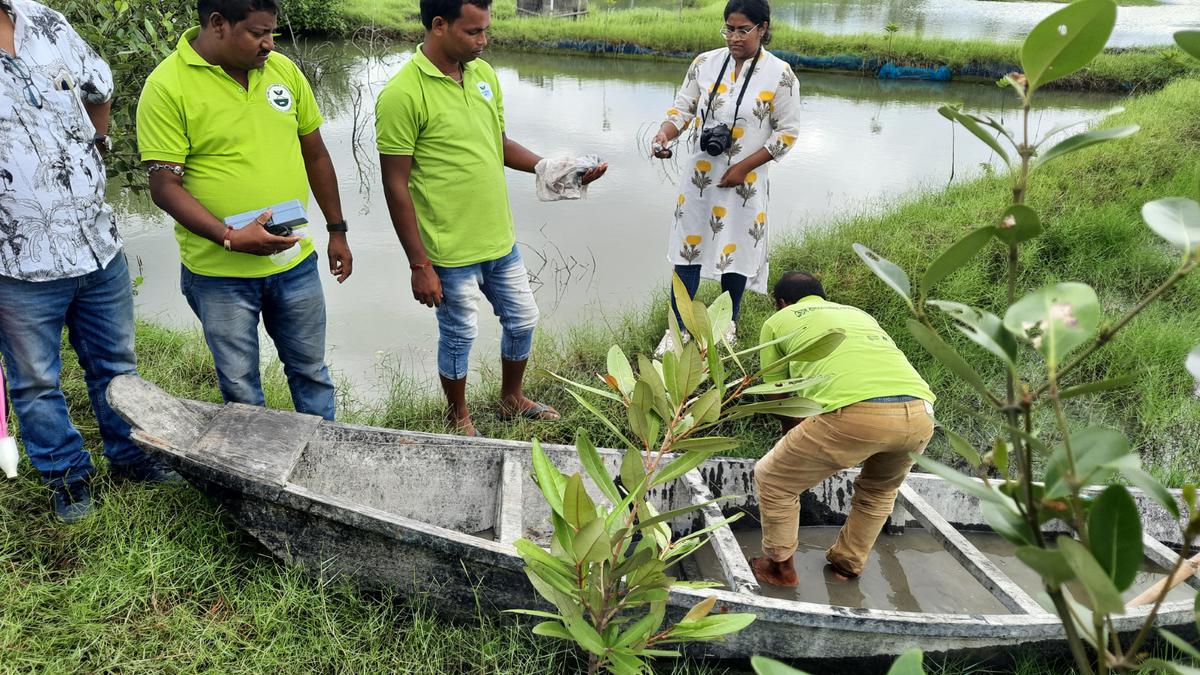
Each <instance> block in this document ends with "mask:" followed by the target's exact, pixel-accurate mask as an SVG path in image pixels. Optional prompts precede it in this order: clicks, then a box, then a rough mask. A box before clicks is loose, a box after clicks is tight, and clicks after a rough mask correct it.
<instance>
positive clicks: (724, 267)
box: [667, 48, 800, 293]
mask: <svg viewBox="0 0 1200 675" xmlns="http://www.w3.org/2000/svg"><path fill="white" fill-rule="evenodd" d="M728 55H729V50H728V49H724V48H722V49H714V50H713V51H710V52H705V53H703V54H701V55H699V56H697V57H696V58H695V60H694V61H692V65H691V67H689V68H688V71H687V77H686V78H684V81H683V87H681V88H680V90H679V93H678V94H677V95H676V96H675V106H674V107H673V108H671V109H670V110H668V111H667V120H668V121H669V122H671V123H672V124H674V125H675V127H676V128H677V129H681V130H684V131H685V133H683V134H681V136H680V138H681V141H680V144H679V146H678V149H677V151H678V154H679V158H680V163H681V165H682V169H683V170H682V174H681V176H680V180H679V195H678V196H677V197H676V202H675V204H676V205H675V222H674V226H673V227H672V228H671V239H670V243H669V246H670V248H669V251H668V255H667V260H669V261H670V262H671V263H672V264H675V265H701V266H702V268H701V275H702V276H703V277H705V278H708V279H718V278H720V276H721V275H722V274H725V273H728V272H736V273H737V274H742V275H744V276H746V277H748V282H747V284H746V285H747V288H749V289H751V290H753V291H757V292H759V293H765V292H767V197H768V194H769V184H770V182H769V180H768V173H769V167H770V164H771V162H767V163H766V164H764V165H763V166H761V167H759V168H758V169H756V170H755V171H752V172H751V173H749V174H747V175H746V182H745V183H742V184H741V185H739V186H737V187H733V188H720V187H717V183H720V182H721V177H722V176H724V175H725V171H726V170H727V169H728V168H729V167H730V166H731V165H733V164H736V163H737V162H739V161H741V160H742V159H744V158H746V157H749V156H750V155H752V154H754V153H755V152H757V151H758V150H759V149H760V148H764V147H765V148H766V149H767V151H768V152H770V153H771V156H772V157H773V158H774V159H775V160H779V159H781V158H782V157H783V156H784V155H786V154H787V152H788V151H789V150H791V149H792V145H793V144H794V143H795V142H796V135H797V130H798V128H799V126H798V122H797V117H798V115H799V107H800V100H799V99H800V87H799V84H798V83H797V82H796V76H795V75H794V74H793V73H792V69H791V67H790V66H788V64H787V63H784V62H783V61H782V60H780V59H779V58H778V57H776V56H774V55H773V54H771V53H770V52H768V51H766V50H765V49H764V50H763V52H762V55H761V56H760V57H759V59H758V64H757V65H756V66H755V68H754V73H753V74H752V75H751V76H750V80H749V82H748V84H747V85H746V86H747V89H746V95H745V96H744V97H743V98H742V105H741V108H740V109H739V110H738V114H737V117H738V119H737V120H736V123H735V120H734V119H733V117H734V106H735V104H736V102H737V97H738V94H740V93H741V90H742V85H743V82H742V80H741V79H740V78H739V77H737V76H735V75H734V73H733V70H734V63H733V60H732V59H731V60H730V62H729V66H728V67H727V68H726V69H725V74H724V76H722V77H721V82H719V83H718V82H716V79H717V76H718V75H719V74H720V72H721V64H722V63H724V61H725V57H726V56H728ZM749 69H750V61H747V62H746V63H745V64H744V65H743V66H742V74H745V73H747V72H749ZM714 85H715V86H716V87H717V95H716V97H715V98H714V99H713V103H712V110H711V112H710V111H708V109H707V103H708V95H709V92H710V91H712V88H713V86H714ZM702 113H703V117H704V118H705V119H704V122H703V124H704V126H705V127H713V126H716V125H718V124H721V123H724V124H727V125H729V126H730V128H731V129H733V138H734V142H733V146H732V147H730V149H729V152H727V153H724V154H722V155H719V156H717V157H713V156H711V155H709V154H708V153H707V152H705V151H704V150H703V149H701V148H700V144H699V139H700V125H701V121H700V117H701V114H702Z"/></svg>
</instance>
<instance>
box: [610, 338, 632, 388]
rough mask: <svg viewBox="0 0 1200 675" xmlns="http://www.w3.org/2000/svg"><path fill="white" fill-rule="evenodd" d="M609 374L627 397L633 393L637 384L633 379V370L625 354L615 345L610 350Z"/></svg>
mask: <svg viewBox="0 0 1200 675" xmlns="http://www.w3.org/2000/svg"><path fill="white" fill-rule="evenodd" d="M608 374H609V375H611V376H612V378H613V380H615V381H616V383H617V389H619V390H620V391H621V393H622V394H624V395H625V396H626V397H628V396H629V395H630V394H631V393H632V392H633V384H634V382H636V380H635V379H634V377H633V368H632V367H630V365H629V359H628V358H626V356H625V352H623V351H621V348H620V347H618V346H617V345H613V346H612V347H611V348H609V350H608Z"/></svg>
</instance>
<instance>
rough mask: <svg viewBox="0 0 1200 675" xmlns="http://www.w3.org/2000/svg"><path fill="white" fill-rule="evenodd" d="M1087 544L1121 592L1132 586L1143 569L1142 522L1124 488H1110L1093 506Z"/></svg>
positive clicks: (1089, 517) (1127, 491) (1089, 513)
mask: <svg viewBox="0 0 1200 675" xmlns="http://www.w3.org/2000/svg"><path fill="white" fill-rule="evenodd" d="M1088 544H1089V546H1090V548H1091V549H1092V555H1093V556H1095V558H1096V562H1098V563H1100V567H1102V568H1104V571H1105V572H1107V573H1108V577H1109V578H1110V579H1112V581H1113V585H1114V586H1116V587H1117V590H1118V591H1124V590H1125V589H1127V588H1129V586H1130V585H1131V584H1133V580H1134V578H1136V577H1137V573H1138V571H1139V570H1140V569H1141V567H1142V557H1143V553H1142V519H1141V517H1140V516H1139V515H1138V510H1137V504H1135V503H1134V501H1133V497H1132V496H1130V494H1129V490H1126V489H1125V487H1124V486H1122V485H1110V486H1108V487H1107V488H1105V490H1104V492H1101V493H1100V496H1099V497H1097V498H1096V501H1095V502H1093V503H1092V508H1091V510H1090V511H1089V512H1088Z"/></svg>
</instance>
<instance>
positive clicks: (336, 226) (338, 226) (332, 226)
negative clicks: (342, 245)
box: [325, 220, 349, 232]
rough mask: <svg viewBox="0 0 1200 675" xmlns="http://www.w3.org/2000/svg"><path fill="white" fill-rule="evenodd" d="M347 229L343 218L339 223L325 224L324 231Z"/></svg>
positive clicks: (343, 230) (342, 230)
mask: <svg viewBox="0 0 1200 675" xmlns="http://www.w3.org/2000/svg"><path fill="white" fill-rule="evenodd" d="M348 229H349V228H347V227H346V221H344V220H343V221H342V222H340V223H328V224H326V225H325V231H326V232H345V231H347V230H348Z"/></svg>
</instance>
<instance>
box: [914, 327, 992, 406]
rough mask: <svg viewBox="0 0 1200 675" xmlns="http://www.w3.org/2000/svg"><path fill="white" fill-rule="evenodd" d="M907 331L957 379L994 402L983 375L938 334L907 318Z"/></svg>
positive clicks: (985, 398)
mask: <svg viewBox="0 0 1200 675" xmlns="http://www.w3.org/2000/svg"><path fill="white" fill-rule="evenodd" d="M908 332H910V333H912V335H913V337H915V338H916V339H917V342H919V343H921V346H922V347H924V348H925V351H927V352H929V353H930V354H932V355H933V356H934V358H936V359H937V360H938V361H941V362H942V364H943V365H945V366H946V367H947V368H949V369H950V370H952V371H954V374H955V375H958V377H959V379H961V380H962V381H963V382H966V383H967V384H969V385H971V388H972V389H974V390H975V391H977V392H979V393H980V394H982V395H983V398H984V400H986V401H988V402H989V403H993V404H994V402H995V398H996V397H995V396H993V395H992V392H991V390H989V389H988V387H987V385H986V384H984V382H983V377H981V376H980V375H979V373H978V372H976V370H975V369H974V368H972V367H971V365H970V364H969V363H967V362H966V360H964V359H963V357H961V356H959V355H958V352H956V351H954V348H953V347H951V346H950V345H948V344H946V341H945V340H943V339H942V338H941V336H940V335H938V334H937V333H935V332H933V331H932V330H930V329H929V328H927V327H926V326H925V325H924V324H922V323H921V322H919V321H917V320H916V319H909V320H908Z"/></svg>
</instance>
